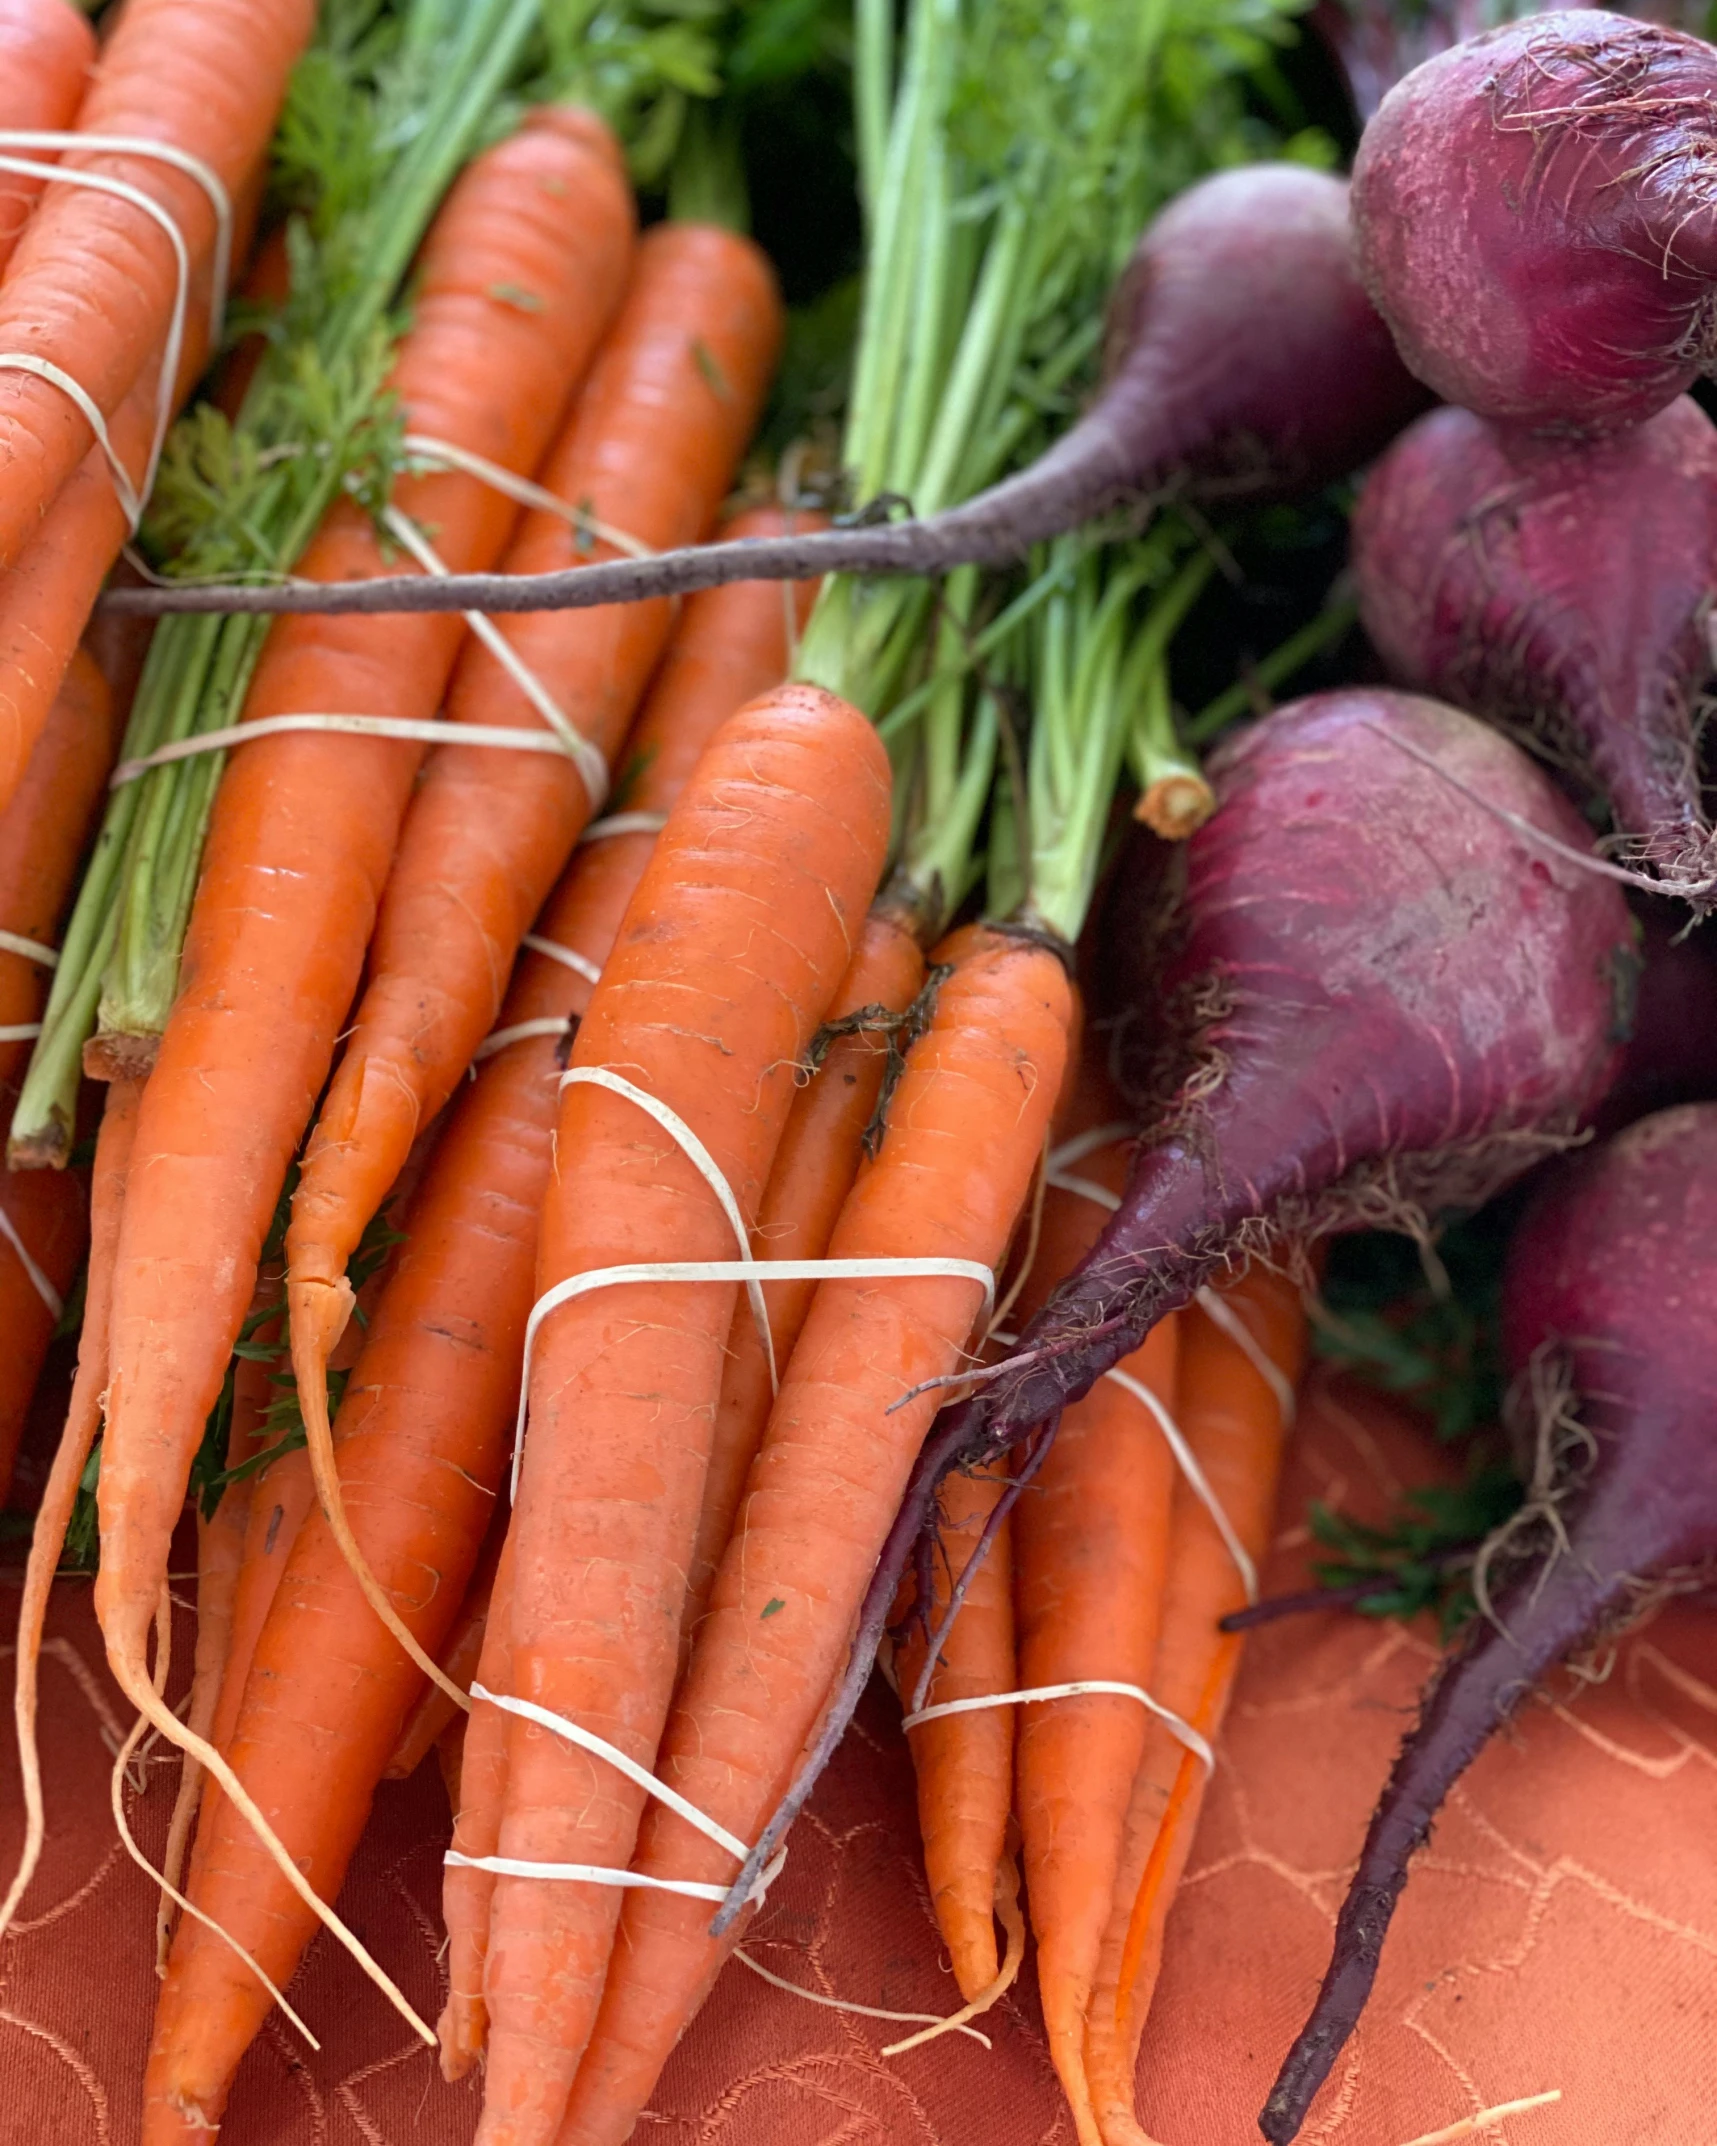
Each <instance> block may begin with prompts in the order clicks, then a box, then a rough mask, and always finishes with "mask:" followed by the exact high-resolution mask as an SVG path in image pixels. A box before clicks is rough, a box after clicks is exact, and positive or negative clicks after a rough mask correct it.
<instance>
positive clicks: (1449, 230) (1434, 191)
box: [1353, 8, 1717, 430]
mask: <svg viewBox="0 0 1717 2146" xmlns="http://www.w3.org/2000/svg"><path fill="white" fill-rule="evenodd" d="M1353 218H1354V228H1355V232H1356V235H1357V239H1358V247H1359V264H1360V272H1361V274H1362V275H1363V276H1364V278H1365V282H1366V287H1367V289H1368V290H1369V291H1370V293H1371V296H1372V299H1373V301H1374V303H1375V304H1376V306H1377V309H1378V311H1379V312H1380V313H1382V315H1383V317H1384V318H1385V319H1386V320H1387V321H1388V323H1389V325H1390V327H1391V328H1392V329H1393V330H1394V332H1395V340H1396V343H1397V345H1398V347H1399V348H1400V351H1401V355H1402V357H1403V358H1404V359H1405V360H1406V362H1407V364H1408V365H1409V366H1410V367H1411V369H1412V370H1413V371H1414V372H1415V373H1417V374H1418V376H1419V378H1420V379H1421V380H1423V381H1425V382H1427V383H1428V384H1429V385H1430V386H1431V387H1434V388H1435V389H1436V390H1437V392H1438V394H1439V395H1441V396H1442V397H1443V398H1444V400H1445V401H1448V402H1453V403H1459V404H1460V405H1461V406H1462V407H1463V408H1464V409H1468V410H1475V411H1477V412H1478V413H1479V415H1480V416H1483V417H1495V418H1502V419H1506V420H1509V421H1511V422H1516V423H1523V424H1527V425H1532V426H1557V427H1565V428H1582V429H1594V430H1608V429H1613V428H1615V427H1618V426H1621V425H1627V424H1636V423H1638V422H1639V421H1640V420H1642V419H1644V418H1647V417H1651V416H1652V415H1654V414H1655V412H1657V411H1658V410H1661V409H1663V408H1664V407H1665V405H1666V404H1668V403H1670V402H1673V401H1674V399H1675V397H1676V396H1677V395H1679V394H1681V393H1682V392H1683V390H1684V389H1686V388H1688V387H1690V386H1691V385H1692V383H1693V382H1694V380H1696V379H1697V378H1698V376H1699V375H1700V373H1702V372H1703V371H1705V369H1706V368H1707V366H1708V365H1709V364H1710V363H1711V361H1712V359H1713V357H1714V356H1717V50H1713V48H1712V47H1711V46H1710V45H1708V44H1706V43H1705V42H1704V40H1703V39H1701V38H1697V37H1689V36H1687V35H1686V34H1685V33H1684V32H1682V31H1679V30H1671V29H1665V28H1662V27H1660V26H1659V25H1658V24H1656V23H1650V22H1635V21H1632V20H1630V19H1629V18H1628V17H1626V16H1623V15H1612V14H1610V13H1608V12H1606V11H1605V10H1603V9H1601V8H1580V9H1564V10H1562V11H1560V12H1557V13H1554V14H1547V15H1534V16H1529V17H1528V18H1527V19H1526V20H1524V21H1521V22H1514V23H1509V24H1506V25H1505V26H1504V27H1502V28H1500V29H1496V30H1491V31H1487V32H1486V33H1485V34H1484V35H1483V36H1480V37H1474V38H1471V39H1469V40H1468V41H1467V42H1466V43H1465V44H1462V45H1457V46H1455V47H1454V48H1453V49H1452V50H1450V51H1448V52H1443V53H1439V54H1438V55H1437V57H1436V58H1435V59H1431V60H1427V61H1426V62H1425V63H1424V65H1423V66H1420V67H1416V68H1415V69H1414V70H1413V72H1412V73H1411V74H1410V75H1407V76H1406V77H1405V78H1404V79H1403V80H1402V81H1400V82H1398V83H1397V84H1396V86H1395V87H1394V89H1392V90H1391V91H1390V93H1389V95H1388V96H1387V97H1385V98H1384V100H1383V102H1382V104H1381V105H1380V106H1379V108H1378V111H1377V115H1376V117H1375V118H1374V119H1373V120H1372V122H1371V124H1370V125H1369V126H1368V127H1367V128H1366V130H1365V133H1364V135H1363V136H1362V137H1361V140H1360V145H1359V154H1358V155H1357V157H1356V158H1355V159H1354V167H1353Z"/></svg>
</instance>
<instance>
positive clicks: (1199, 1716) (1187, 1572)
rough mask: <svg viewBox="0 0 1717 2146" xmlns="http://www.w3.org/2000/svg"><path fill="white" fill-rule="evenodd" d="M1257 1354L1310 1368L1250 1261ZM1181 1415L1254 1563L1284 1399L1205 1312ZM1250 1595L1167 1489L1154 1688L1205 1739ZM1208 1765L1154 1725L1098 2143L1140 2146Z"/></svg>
mask: <svg viewBox="0 0 1717 2146" xmlns="http://www.w3.org/2000/svg"><path fill="white" fill-rule="evenodd" d="M1220 1295H1221V1300H1222V1302H1223V1304H1224V1305H1225V1306H1226V1307H1227V1309H1228V1311H1229V1312H1230V1313H1231V1314H1232V1315H1233V1316H1234V1317H1236V1318H1238V1319H1240V1320H1241V1321H1242V1322H1243V1323H1244V1325H1245V1327H1246V1328H1247V1329H1248V1330H1249V1332H1250V1333H1251V1335H1252V1337H1253V1340H1254V1343H1255V1346H1256V1350H1257V1353H1258V1354H1259V1355H1260V1356H1261V1357H1262V1358H1263V1359H1264V1360H1265V1361H1267V1362H1269V1363H1271V1364H1273V1365H1274V1366H1275V1367H1276V1370H1277V1373H1278V1374H1279V1376H1280V1377H1281V1378H1282V1379H1285V1380H1286V1381H1287V1382H1288V1384H1289V1386H1292V1385H1293V1384H1294V1383H1296V1382H1297V1381H1298V1379H1299V1376H1300V1372H1301V1369H1302V1368H1303V1365H1304V1360H1305V1345H1306V1344H1305V1313H1304V1311H1303V1309H1302V1306H1301V1302H1300V1294H1299V1291H1298V1289H1297V1288H1296V1287H1295V1286H1294V1285H1293V1284H1292V1283H1291V1282H1289V1281H1288V1280H1287V1279H1286V1278H1285V1277H1283V1276H1282V1275H1280V1274H1276V1273H1273V1272H1271V1271H1270V1270H1268V1269H1266V1268H1263V1267H1258V1266H1254V1267H1252V1268H1251V1269H1250V1270H1249V1271H1248V1272H1247V1273H1246V1274H1245V1275H1244V1276H1243V1277H1242V1278H1241V1279H1240V1280H1239V1281H1237V1282H1235V1283H1232V1284H1230V1285H1229V1286H1227V1287H1226V1288H1224V1289H1223V1290H1222V1291H1221V1292H1220ZM1176 1415H1177V1417H1178V1419H1179V1423H1180V1428H1181V1431H1182V1433H1183V1435H1184V1436H1185V1438H1186V1441H1187V1444H1188V1445H1189V1446H1190V1447H1191V1449H1192V1451H1193V1453H1194V1455H1195V1456H1196V1458H1197V1460H1198V1462H1199V1464H1200V1466H1201V1467H1202V1469H1203V1471H1204V1474H1205V1478H1206V1480H1207V1481H1208V1483H1209V1485H1210V1487H1211V1490H1212V1492H1213V1493H1214V1495H1215V1497H1216V1499H1217V1502H1218V1503H1219V1504H1220V1506H1221V1508H1222V1510H1223V1511H1224V1512H1225V1513H1226V1514H1227V1516H1228V1519H1229V1521H1230V1523H1231V1524H1232V1526H1233V1528H1234V1531H1235V1534H1236V1535H1237V1537H1238V1538H1239V1541H1240V1543H1241V1545H1242V1547H1243V1548H1244V1549H1245V1550H1246V1552H1247V1554H1248V1556H1250V1557H1252V1558H1253V1559H1258V1558H1260V1557H1262V1555H1263V1553H1264V1550H1265V1548H1266V1547H1267V1546H1268V1543H1269V1538H1270V1527H1271V1522H1272V1518H1273V1515H1274V1510H1275V1499H1276V1482H1277V1477H1278V1473H1279V1470H1280V1464H1281V1456H1282V1450H1283V1445H1284V1442H1285V1438H1286V1433H1287V1429H1288V1425H1287V1422H1286V1420H1285V1411H1284V1410H1283V1407H1282V1404H1281V1399H1280V1397H1279V1394H1278V1392H1277V1390H1276V1388H1275V1386H1274V1385H1272V1383H1271V1382H1270V1381H1269V1380H1267V1379H1266V1378H1265V1377H1264V1376H1263V1375H1262V1374H1261V1372H1260V1371H1259V1369H1258V1368H1257V1365H1256V1364H1255V1363H1254V1361H1253V1359H1252V1356H1251V1355H1250V1354H1249V1353H1248V1352H1247V1351H1246V1350H1245V1349H1243V1348H1242V1347H1241V1346H1240V1345H1239V1344H1238V1343H1237V1342H1236V1341H1235V1340H1233V1339H1232V1338H1231V1337H1230V1336H1229V1334H1227V1333H1226V1332H1225V1331H1223V1329H1222V1327H1221V1326H1219V1325H1217V1324H1215V1323H1214V1322H1213V1321H1212V1320H1211V1318H1210V1317H1209V1316H1208V1315H1207V1314H1206V1313H1205V1312H1204V1311H1203V1310H1201V1309H1197V1308H1194V1309H1190V1310H1188V1311H1186V1312H1185V1313H1183V1314H1181V1351H1180V1366H1179V1375H1178V1378H1177V1382H1176ZM1244 1600H1245V1589H1244V1586H1243V1584H1242V1582H1241V1579H1240V1575H1239V1574H1238V1572H1237V1571H1236V1569H1235V1564H1234V1559H1233V1556H1232V1553H1231V1552H1230V1550H1229V1549H1228V1546H1227V1545H1226V1544H1225V1543H1224V1541H1223V1539H1222V1535H1221V1533H1220V1531H1219V1530H1218V1528H1217V1526H1216V1523H1215V1521H1214V1519H1213V1518H1212V1516H1211V1514H1210V1512H1209V1511H1208V1509H1207V1508H1206V1507H1205V1506H1204V1505H1203V1503H1202V1502H1201V1501H1200V1500H1199V1499H1198V1498H1197V1497H1196V1496H1195V1495H1194V1494H1193V1492H1192V1491H1191V1490H1190V1488H1189V1487H1188V1486H1187V1484H1186V1483H1184V1482H1181V1483H1179V1484H1177V1486H1176V1489H1175V1503H1174V1513H1173V1518H1172V1521H1171V1535H1170V1550H1169V1569H1168V1579H1167V1583H1166V1587H1165V1590H1164V1606H1163V1620H1162V1635H1161V1638H1160V1639H1159V1641H1158V1643H1157V1656H1156V1662H1155V1665H1154V1667H1153V1669H1152V1672H1151V1678H1150V1685H1149V1688H1150V1690H1151V1692H1152V1694H1153V1695H1154V1696H1155V1697H1156V1698H1157V1699H1158V1700H1159V1701H1160V1702H1161V1703H1162V1704H1163V1705H1164V1706H1167V1707H1169V1708H1171V1709H1172V1710H1173V1711H1174V1712H1175V1713H1177V1714H1179V1715H1180V1716H1181V1718H1182V1720H1184V1721H1187V1722H1189V1723H1190V1724H1191V1725H1192V1727H1193V1728H1195V1729H1197V1730H1198V1732H1199V1733H1200V1734H1201V1735H1202V1736H1204V1737H1205V1738H1206V1739H1207V1740H1209V1741H1214V1739H1215V1737H1216V1735H1217V1732H1218V1731H1219V1729H1220V1728H1221V1725H1222V1716H1223V1713H1224V1711H1225V1709H1226V1707H1227V1703H1228V1695H1229V1692H1230V1691H1231V1690H1232V1688H1233V1682H1234V1673H1235V1670H1236V1668H1237V1666H1238V1662H1239V1656H1240V1647H1241V1641H1240V1638H1239V1636H1238V1635H1232V1636H1230V1635H1225V1634H1224V1633H1222V1632H1220V1631H1219V1630H1218V1629H1217V1620H1218V1619H1219V1618H1221V1617H1225V1616H1226V1615H1227V1614H1228V1612H1229V1611H1230V1610H1233V1609H1237V1608H1239V1607H1240V1606H1241V1604H1242V1603H1243V1602H1244ZM1204 1789H1205V1775H1204V1768H1203V1766H1202V1765H1201V1764H1200V1762H1199V1761H1198V1759H1196V1758H1195V1757H1194V1756H1193V1755H1192V1754H1191V1753H1190V1752H1188V1751H1186V1750H1185V1749H1183V1747H1182V1746H1181V1745H1180V1744H1179V1743H1177V1742H1176V1741H1175V1740H1174V1738H1173V1737H1171V1736H1170V1735H1169V1734H1168V1732H1167V1731H1166V1730H1165V1729H1163V1728H1162V1727H1161V1726H1160V1725H1158V1724H1155V1723H1153V1724H1152V1725H1151V1727H1150V1728H1149V1730H1148V1731H1147V1734H1146V1739H1145V1749H1144V1754H1143V1757H1142V1759H1141V1761H1140V1765H1139V1771H1138V1775H1137V1777H1136V1779H1135V1782H1134V1786H1133V1793H1132V1799H1131V1803H1130V1805H1129V1808H1128V1812H1127V1823H1126V1833H1125V1839H1124V1843H1123V1848H1122V1854H1121V1860H1120V1867H1119V1870H1118V1872H1117V1875H1116V1881H1115V1887H1114V1893H1113V1904H1112V1908H1111V1912H1110V1916H1109V1923H1108V1928H1107V1929H1106V1931H1105V1932H1104V1936H1103V1944H1102V1952H1101V1960H1100V1964H1099V1969H1098V1974H1097V1980H1096V1984H1095V1986H1094V1988H1093V1991H1092V1995H1091V2002H1090V2008H1089V2012H1088V2015H1087V2022H1086V2034H1085V2068H1086V2073H1087V2076H1088V2078H1089V2081H1090V2086H1091V2093H1092V2098H1093V2101H1094V2104H1095V2108H1096V2113H1097V2118H1098V2122H1099V2124H1100V2126H1101V2130H1102V2136H1103V2140H1104V2142H1105V2146H1148V2142H1147V2141H1146V2135H1145V2133H1144V2132H1143V2131H1141V2130H1140V2128H1139V2125H1138V2122H1137V2119H1136V2118H1135V2116H1134V2114H1133V2068H1134V2063H1135V2060H1136V2057H1137V2053H1138V2047H1139V2038H1140V2036H1141V2034H1142V2033H1143V2032H1144V2025H1145V2018H1146V2014H1147V2013H1148V2011H1149V2009H1150V2000H1151V1992H1152V1990H1153V1988H1154V1986H1155V1983H1156V1977H1157V1971H1158V1967H1159V1965H1160V1962H1161V1958H1162V1935H1163V1926H1164V1923H1165V1921H1166V1920H1167V1916H1168V1910H1169V1906H1170V1903H1171V1902H1172V1900H1173V1898H1174V1892H1175V1888H1176V1886H1177V1885H1178V1884H1179V1882H1180V1874H1181V1871H1182V1870H1183V1869H1184V1867H1185V1864H1186V1859H1187V1856H1188V1854H1189V1853H1190V1851H1191V1848H1192V1839H1193V1833H1194V1831H1195V1829H1196V1827H1197V1823H1198V1813H1199V1809H1200V1806H1201V1804H1202V1802H1203V1798H1204Z"/></svg>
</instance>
